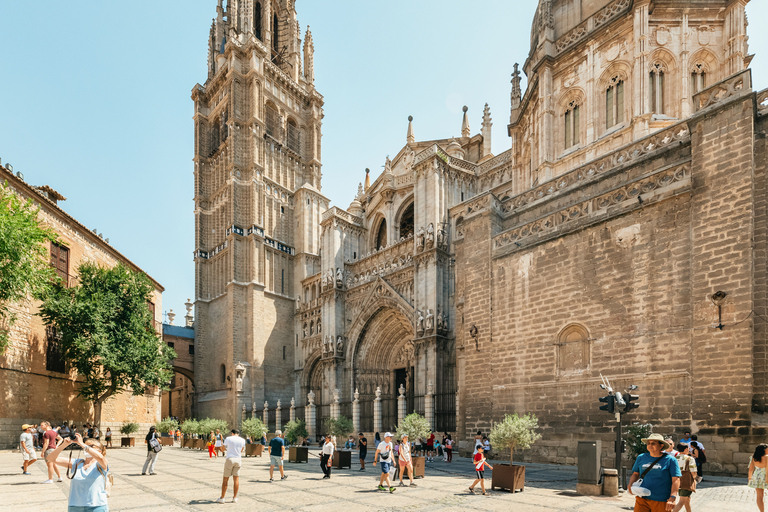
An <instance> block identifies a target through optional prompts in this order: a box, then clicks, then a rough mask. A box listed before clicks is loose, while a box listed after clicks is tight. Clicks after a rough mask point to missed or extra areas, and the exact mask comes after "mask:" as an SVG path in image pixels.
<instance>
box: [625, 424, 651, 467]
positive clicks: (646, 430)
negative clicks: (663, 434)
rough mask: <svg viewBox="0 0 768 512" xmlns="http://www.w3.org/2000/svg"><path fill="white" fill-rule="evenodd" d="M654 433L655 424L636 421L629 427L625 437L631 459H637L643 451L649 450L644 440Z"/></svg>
mask: <svg viewBox="0 0 768 512" xmlns="http://www.w3.org/2000/svg"><path fill="white" fill-rule="evenodd" d="M652 433H653V425H651V424H650V423H643V424H641V423H635V424H633V425H630V426H628V427H627V432H626V434H624V439H625V440H626V441H627V451H628V456H629V458H630V459H631V460H633V461H634V460H635V459H637V457H638V456H640V454H641V453H645V452H647V451H648V447H647V446H646V445H645V443H644V442H643V441H642V440H643V439H647V438H648V436H650V435H651V434H652Z"/></svg>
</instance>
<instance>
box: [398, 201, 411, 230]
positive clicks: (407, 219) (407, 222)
mask: <svg viewBox="0 0 768 512" xmlns="http://www.w3.org/2000/svg"><path fill="white" fill-rule="evenodd" d="M411 235H413V203H411V204H410V205H408V207H407V208H406V209H405V210H403V214H402V215H401V216H400V236H401V237H402V238H408V237H409V236H411Z"/></svg>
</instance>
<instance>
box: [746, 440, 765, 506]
mask: <svg viewBox="0 0 768 512" xmlns="http://www.w3.org/2000/svg"><path fill="white" fill-rule="evenodd" d="M766 451H768V444H765V443H762V444H759V445H757V448H755V453H754V454H753V455H752V458H751V459H749V471H748V472H747V478H748V482H749V483H748V484H747V485H748V486H749V487H751V488H753V489H754V490H755V492H756V493H757V508H758V510H760V512H765V502H764V501H763V500H764V494H765V490H766V489H768V483H766V479H765V473H766V466H768V454H766Z"/></svg>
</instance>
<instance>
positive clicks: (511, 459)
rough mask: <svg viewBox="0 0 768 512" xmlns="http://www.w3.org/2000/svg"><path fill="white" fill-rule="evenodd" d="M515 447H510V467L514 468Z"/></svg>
mask: <svg viewBox="0 0 768 512" xmlns="http://www.w3.org/2000/svg"><path fill="white" fill-rule="evenodd" d="M514 455H515V447H514V446H510V447H509V467H512V466H514V465H515V457H514Z"/></svg>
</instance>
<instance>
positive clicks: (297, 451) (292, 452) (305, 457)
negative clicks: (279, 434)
mask: <svg viewBox="0 0 768 512" xmlns="http://www.w3.org/2000/svg"><path fill="white" fill-rule="evenodd" d="M284 434H285V438H286V439H287V440H288V443H290V445H291V447H290V448H289V449H288V461H289V462H309V447H307V446H298V443H299V442H300V441H301V440H303V439H304V438H306V437H307V436H308V435H309V432H307V425H306V424H305V423H304V421H302V420H294V421H289V422H288V423H287V424H286V425H285V431H284Z"/></svg>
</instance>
